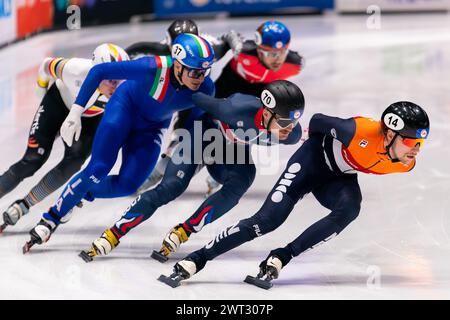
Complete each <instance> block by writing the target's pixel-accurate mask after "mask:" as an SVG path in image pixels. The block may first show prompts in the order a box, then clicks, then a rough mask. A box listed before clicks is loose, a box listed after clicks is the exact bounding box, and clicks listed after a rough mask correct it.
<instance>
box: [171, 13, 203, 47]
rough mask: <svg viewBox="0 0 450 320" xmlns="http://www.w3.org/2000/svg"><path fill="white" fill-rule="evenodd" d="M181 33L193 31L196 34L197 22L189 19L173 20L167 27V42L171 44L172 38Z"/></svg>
mask: <svg viewBox="0 0 450 320" xmlns="http://www.w3.org/2000/svg"><path fill="white" fill-rule="evenodd" d="M182 33H193V34H195V35H198V27H197V24H196V23H195V22H194V21H192V20H190V19H186V20H175V21H174V22H172V23H171V24H170V26H169V28H167V44H168V45H169V46H171V45H172V42H173V40H175V38H176V37H177V36H179V35H180V34H182Z"/></svg>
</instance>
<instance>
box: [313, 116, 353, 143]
mask: <svg viewBox="0 0 450 320" xmlns="http://www.w3.org/2000/svg"><path fill="white" fill-rule="evenodd" d="M355 132H356V122H355V119H354V118H350V119H342V118H337V117H330V116H327V115H324V114H322V113H316V114H314V115H313V116H312V118H311V120H310V122H309V135H310V136H311V135H312V134H314V133H319V134H325V135H328V136H331V137H333V138H335V139H337V140H339V141H340V142H342V143H343V144H344V145H345V146H346V147H348V146H349V145H350V142H351V141H352V139H353V137H354V135H355Z"/></svg>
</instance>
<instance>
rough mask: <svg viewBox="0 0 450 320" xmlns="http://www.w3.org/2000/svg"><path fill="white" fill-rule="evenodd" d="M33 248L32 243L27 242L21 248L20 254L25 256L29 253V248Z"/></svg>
mask: <svg viewBox="0 0 450 320" xmlns="http://www.w3.org/2000/svg"><path fill="white" fill-rule="evenodd" d="M32 246H34V243H33V242H31V241H28V242H27V243H25V245H24V246H23V247H22V253H23V254H26V253H27V252H30V249H31V247H32Z"/></svg>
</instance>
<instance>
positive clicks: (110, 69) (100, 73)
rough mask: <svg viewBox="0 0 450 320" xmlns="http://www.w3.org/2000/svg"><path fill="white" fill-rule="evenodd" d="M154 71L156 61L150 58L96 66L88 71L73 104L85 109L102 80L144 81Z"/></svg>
mask: <svg viewBox="0 0 450 320" xmlns="http://www.w3.org/2000/svg"><path fill="white" fill-rule="evenodd" d="M156 69H157V65H156V61H155V59H154V58H152V57H144V58H141V59H137V60H133V61H122V62H108V63H102V64H98V65H96V66H94V67H92V69H91V70H90V71H89V73H88V75H87V77H86V80H85V81H84V82H83V85H82V86H81V89H80V92H79V93H78V96H77V98H76V100H75V104H76V105H78V106H82V107H87V106H86V104H87V102H88V101H89V99H90V98H91V96H92V94H93V93H94V92H95V90H96V89H97V88H98V86H99V84H100V82H102V80H144V79H145V78H146V77H151V76H153V74H154V72H152V71H155V70H156Z"/></svg>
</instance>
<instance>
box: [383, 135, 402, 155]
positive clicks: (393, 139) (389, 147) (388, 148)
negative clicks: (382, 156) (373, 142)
mask: <svg viewBox="0 0 450 320" xmlns="http://www.w3.org/2000/svg"><path fill="white" fill-rule="evenodd" d="M397 136H399V134H398V132H396V133H395V135H394V137H393V138H392V140H391V142H390V143H389V144H388V145H387V146H386V147H385V149H386V155H387V156H388V158H389V159H390V160H391V162H393V163H395V162H399V161H400V160H399V159H398V158H392V157H391V154H390V152H389V150H390V149H391V147H392V145H393V144H394V142H395V139H397Z"/></svg>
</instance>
